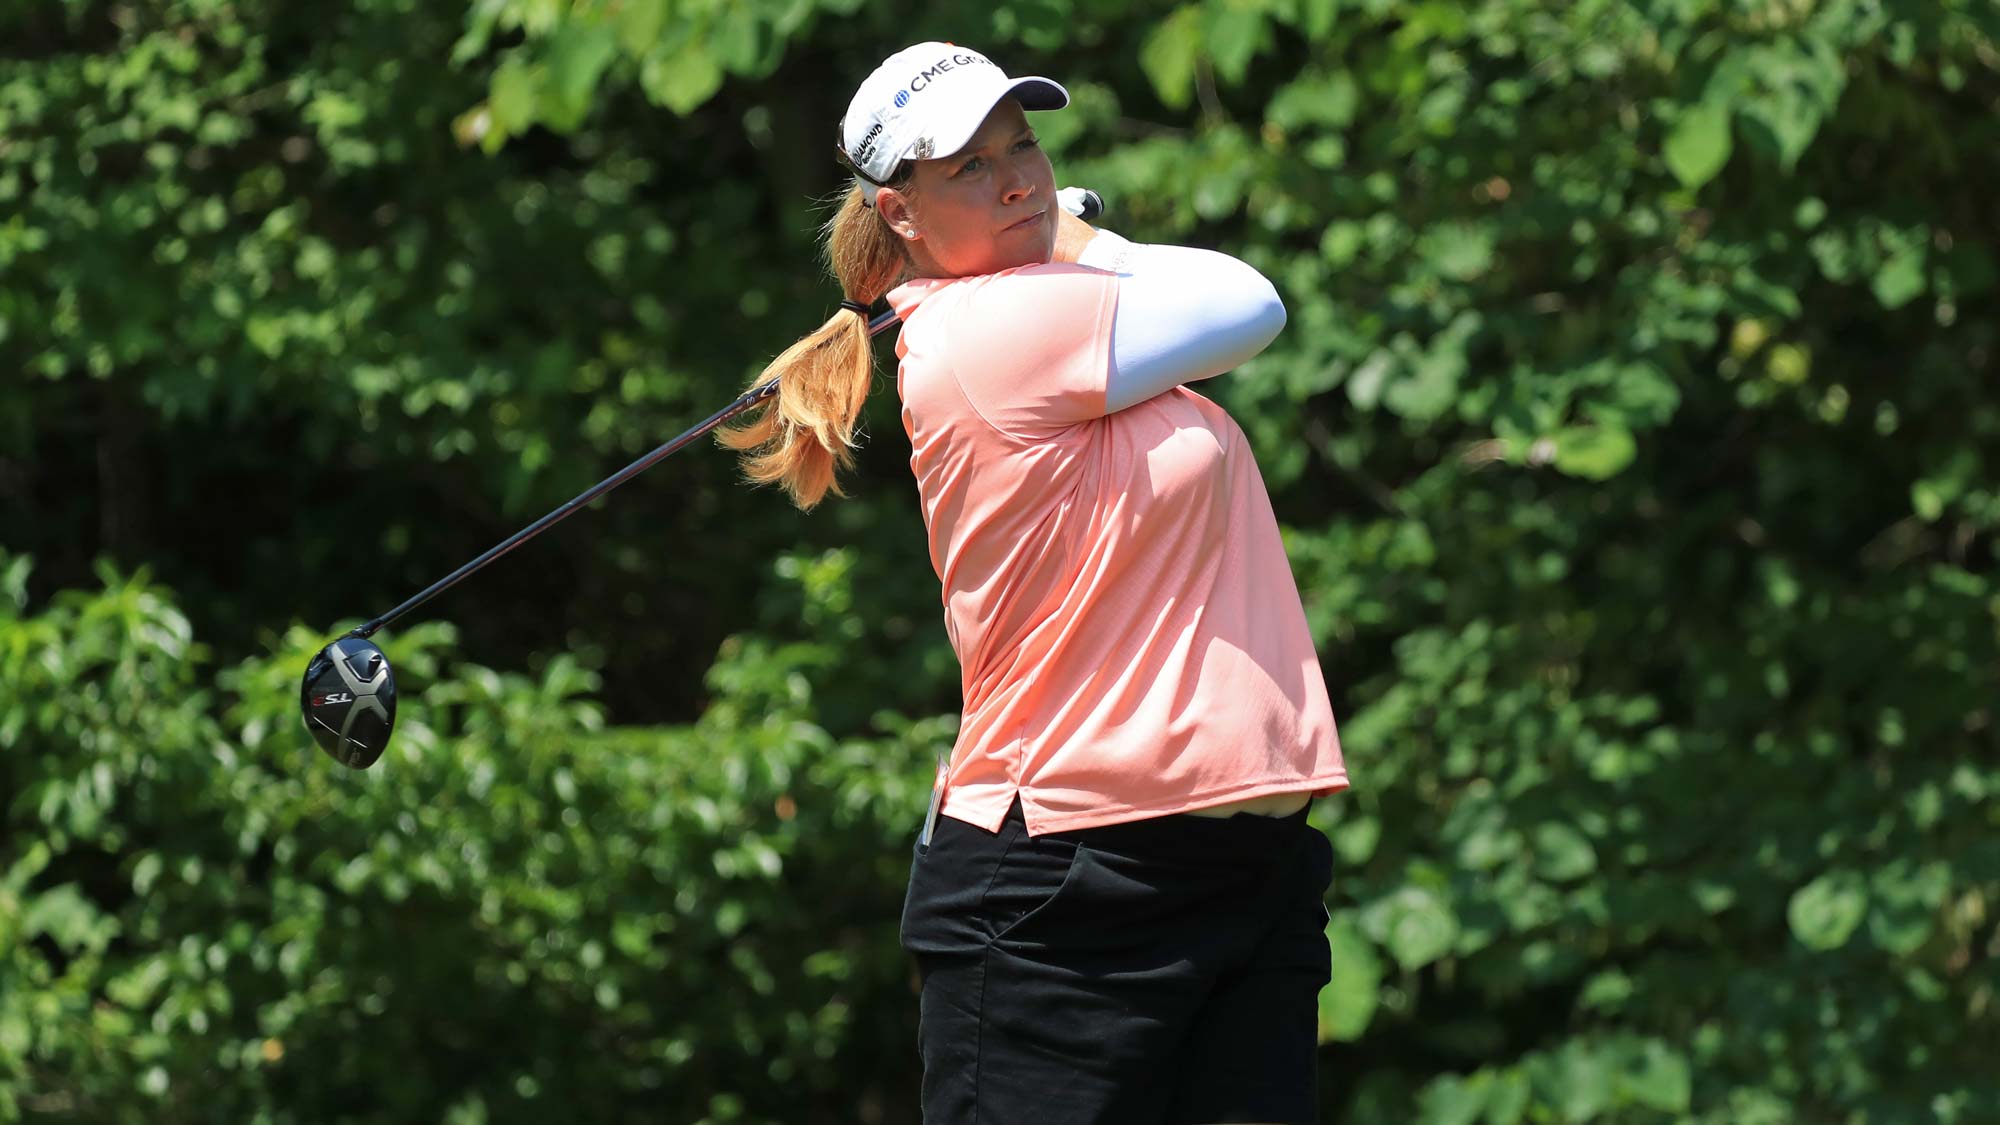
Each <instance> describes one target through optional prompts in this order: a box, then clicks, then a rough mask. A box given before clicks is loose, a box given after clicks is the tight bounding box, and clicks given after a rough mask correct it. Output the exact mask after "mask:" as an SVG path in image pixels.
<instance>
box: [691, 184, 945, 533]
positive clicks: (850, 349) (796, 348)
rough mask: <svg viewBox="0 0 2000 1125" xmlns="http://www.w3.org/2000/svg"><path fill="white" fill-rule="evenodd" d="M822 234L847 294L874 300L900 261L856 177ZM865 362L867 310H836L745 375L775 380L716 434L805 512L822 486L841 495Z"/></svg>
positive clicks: (755, 478) (897, 277)
mask: <svg viewBox="0 0 2000 1125" xmlns="http://www.w3.org/2000/svg"><path fill="white" fill-rule="evenodd" d="M825 238H826V257H827V263H828V265H830V266H831V267H832V269H833V275H834V277H835V278H837V279H839V281H840V290H841V292H842V293H843V294H844V295H845V296H846V298H847V299H848V300H850V301H858V302H860V303H861V304H864V305H870V306H872V305H874V304H875V302H877V301H879V300H881V299H882V298H883V296H884V295H886V294H887V293H888V292H889V290H891V289H893V288H895V287H896V285H897V283H898V282H900V281H902V280H903V275H904V274H905V273H906V272H907V271H908V269H909V266H910V260H909V257H908V255H907V254H905V253H904V251H903V242H902V240H901V239H899V238H897V237H896V232H895V231H893V230H891V229H889V224H888V223H887V222H885V221H883V219H882V216H881V215H880V214H878V213H876V211H875V209H874V208H873V207H869V206H866V205H864V204H863V203H862V202H861V188H860V185H858V184H857V185H855V186H854V187H851V188H849V189H848V191H847V197H846V198H845V199H843V200H842V201H841V204H840V210H839V211H837V212H835V214H834V216H833V218H832V219H831V220H829V221H828V222H827V224H826V235H825ZM874 370H875V355H874V350H873V349H872V348H871V347H869V344H868V318H867V317H865V316H863V315H861V314H859V313H856V312H854V311H853V310H851V309H841V310H840V311H838V312H836V313H834V314H833V319H831V320H829V321H827V322H826V323H825V324H822V325H820V326H819V328H817V329H815V330H814V331H813V332H811V333H809V334H807V335H806V337H805V338H804V339H802V340H800V341H799V342H798V343H796V344H793V345H792V346H791V347H789V348H786V349H785V350H784V352H783V353H782V354H780V355H779V356H778V358H776V359H774V360H772V361H771V362H770V365H769V366H767V367H765V368H764V370H763V371H762V372H761V373H759V374H758V376H757V378H756V379H755V380H753V381H752V382H751V384H750V385H751V386H753V387H755V386H761V385H762V384H764V383H765V382H768V381H769V380H770V379H772V378H774V377H775V378H777V380H778V393H777V396H776V398H775V399H774V400H773V401H771V402H770V403H769V404H768V405H765V406H762V407H759V408H757V409H756V411H755V412H754V413H753V414H752V416H751V420H750V421H749V422H747V423H744V424H743V425H740V426H734V427H730V428H727V429H724V430H721V431H718V433H717V437H718V438H719V440H720V441H721V442H722V444H724V445H726V446H728V447H729V448H731V449H734V450H738V451H740V452H742V453H743V455H744V457H743V471H744V474H745V475H746V476H748V477H749V478H750V480H751V481H752V482H754V483H757V484H772V483H776V484H779V485H782V486H783V487H784V490H785V492H786V493H788V494H789V495H790V496H791V498H792V503H794V504H796V505H798V506H799V508H801V509H802V510H805V511H811V510H812V508H813V506H814V505H816V504H818V503H819V502H820V500H821V499H823V498H824V497H825V496H826V494H827V492H829V491H831V492H832V493H833V494H834V495H835V496H845V495H846V493H844V492H842V491H841V490H840V482H839V480H838V479H837V475H836V474H837V473H838V471H839V470H841V469H845V468H848V467H850V466H851V465H853V463H854V426H855V423H856V421H857V420H858V419H859V418H860V416H861V404H862V403H863V402H864V401H866V400H867V398H868V387H869V384H870V383H871V382H872V381H873V379H874Z"/></svg>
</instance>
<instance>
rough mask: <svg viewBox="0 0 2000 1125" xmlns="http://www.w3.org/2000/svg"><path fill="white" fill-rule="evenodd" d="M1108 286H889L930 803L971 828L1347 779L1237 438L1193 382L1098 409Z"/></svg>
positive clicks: (1007, 275) (1202, 802)
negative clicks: (929, 646)
mask: <svg viewBox="0 0 2000 1125" xmlns="http://www.w3.org/2000/svg"><path fill="white" fill-rule="evenodd" d="M1117 301H1118V277H1117V275H1115V274H1111V273H1106V272H1104V271H1101V270H1095V269H1091V268H1088V267H1085V266H1075V265H1063V264H1053V263H1052V264H1049V265H1040V266H1024V267H1020V268H1018V269H1012V270H1003V271H1001V272H999V273H995V274H987V275H984V276H979V277H965V278H922V279H918V280H915V281H911V282H908V283H906V284H904V285H902V286H900V287H898V288H897V289H896V290H895V291H894V292H892V293H890V294H889V302H890V304H891V305H892V306H893V307H894V308H895V310H896V313H897V315H898V316H900V317H901V318H902V319H903V328H902V332H901V335H900V337H899V338H898V340H897V343H896V355H897V356H898V358H899V359H900V360H901V365H900V368H899V370H898V372H897V376H896V388H897V392H898V394H899V395H900V396H901V399H902V416H903V427H904V429H905V430H906V431H908V433H909V436H910V445H911V454H910V468H911V470H912V471H913V472H914V473H915V474H916V479H917V492H918V495H919V498H920V500H921V502H922V505H923V511H924V523H925V526H926V527H927V528H928V530H929V538H930V555H931V565H932V567H933V568H935V569H936V571H937V575H938V579H939V581H940V582H941V583H942V584H943V594H944V619H945V628H946V631H947V632H948V633H949V634H950V637H951V644H952V648H953V649H954V650H955V651H956V652H957V654H958V661H959V667H960V669H961V675H962V680H963V688H964V693H965V709H964V718H963V721H962V722H961V724H960V727H959V732H958V741H957V745H956V746H955V747H954V748H953V750H952V755H951V761H950V764H949V766H948V767H947V768H946V771H945V774H944V777H943V780H942V785H943V787H944V793H943V796H942V798H941V802H940V805H939V811H940V812H941V813H943V814H944V815H947V816H952V817H956V818H957V819H959V820H962V821H966V822H968V823H971V824H975V825H978V826H979V827H981V828H984V829H986V830H987V831H989V832H993V831H997V830H998V829H999V827H1000V824H1001V822H1002V821H1003V820H1004V819H1005V818H1006V815H1007V810H1008V808H1009V806H1010V805H1011V804H1012V802H1013V800H1014V797H1015V796H1016V794H1018V795H1019V796H1020V799H1021V808H1022V814H1023V817H1024V820H1025V822H1026V826H1027V830H1028V832H1029V834H1031V835H1040V834H1042V833H1046V832H1053V831H1061V830H1068V829H1078V828H1090V827H1094V826H1098V825H1105V824H1115V823H1119V822H1122V821H1129V820H1139V819H1143V818H1147V817H1154V816H1162V815H1166V814H1170V813H1181V812H1187V811H1189V810H1192V809H1199V808H1204V807H1207V806H1210V805H1218V804H1222V803H1224V802H1228V801H1236V800H1243V799H1247V798H1251V797H1260V796H1266V795H1270V794H1276V793H1296V792H1305V791H1310V792H1312V793H1313V794H1314V795H1315V796H1324V795H1326V794H1330V793H1333V792H1336V791H1338V790H1341V789H1344V788H1346V787H1347V784H1348V782H1347V771H1346V769H1345V767H1344V766H1343V764H1342V761H1341V754H1340V740H1339V736H1338V734H1337V733H1336V731H1335V728H1334V718H1333V710H1332V707H1331V706H1330V705H1329V704H1328V702H1327V695H1326V683H1325V680H1324V679H1323V677H1322V675H1321V672H1320V667H1319V658H1318V656H1317V654H1316V653H1315V652H1314V651H1313V645H1312V638H1311V635H1310V634H1309V633H1308V631H1307V628H1306V621H1305V611H1304V607H1303V606H1302V605H1301V604H1300V601H1299V592H1298V586H1297V583H1296V582H1295V581H1294V580H1293V578H1292V571H1291V566H1290V563H1289V562H1288V560H1287V559H1286V557H1285V550H1284V545H1283V543H1282V542H1281V541H1280V539H1279V535H1278V522H1277V518H1276V517H1275V516H1274V515H1273V514H1272V511H1271V501H1270V497H1269V496H1268V495H1267V494H1266V492H1265V490H1264V480H1263V476H1262V475H1261V474H1260V473H1259V472H1258V470H1257V463H1256V461H1255V460H1254V459H1253V457H1252V456H1251V452H1250V446H1249V442H1248V441H1247V440H1246V439H1245V437H1244V435H1243V431H1242V430H1241V429H1240V428H1239V427H1238V426H1237V425H1236V422H1235V420H1234V419H1232V418H1230V416H1229V415H1228V413H1227V412H1225V411H1224V410H1223V409H1222V408H1221V407H1219V406H1217V405H1215V404H1214V403H1213V402H1210V401H1209V400H1208V399H1206V398H1203V397H1202V396H1201V395H1199V394H1196V393H1195V392H1194V391H1191V390H1189V389H1187V388H1186V387H1177V388H1175V389H1173V390H1170V391H1167V392H1166V393H1164V394H1161V395H1159V396H1157V397H1155V398H1153V399H1150V400H1148V401H1146V402H1143V403H1140V404H1138V405H1137V406H1133V407H1131V408H1129V409H1126V410H1121V411H1119V412H1117V413H1115V414H1108V415H1107V414H1106V413H1105V412H1104V409H1105V387H1106V384H1107V381H1108V375H1109V372H1110V363H1111V325H1112V316H1113V313H1114V311H1115V310H1116V308H1117Z"/></svg>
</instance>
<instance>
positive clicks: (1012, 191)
mask: <svg viewBox="0 0 2000 1125" xmlns="http://www.w3.org/2000/svg"><path fill="white" fill-rule="evenodd" d="M1004 182H1005V186H1004V187H1003V188H1001V190H1000V201H1001V202H1002V203H1019V202H1020V201H1022V200H1023V199H1026V198H1028V197H1029V196H1030V195H1033V194H1034V193H1035V181H1034V180H1033V179H1032V178H1030V177H1029V175H1028V170H1027V169H1026V168H1022V167H1021V166H1019V165H1017V164H1009V165H1008V166H1007V179H1006V180H1005V181H1004Z"/></svg>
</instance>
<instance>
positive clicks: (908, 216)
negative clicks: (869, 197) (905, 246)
mask: <svg viewBox="0 0 2000 1125" xmlns="http://www.w3.org/2000/svg"><path fill="white" fill-rule="evenodd" d="M875 209H876V210H877V211H880V212H881V213H882V221H883V222H885V223H888V224H889V229H890V230H893V231H895V232H896V233H897V234H898V235H900V236H901V237H903V238H908V239H915V238H920V237H922V235H923V232H922V231H921V230H919V229H918V227H917V215H916V210H915V209H914V208H912V207H911V206H910V197H909V196H906V195H904V194H903V193H902V192H900V191H897V190H896V189H895V188H892V187H885V188H876V189H875Z"/></svg>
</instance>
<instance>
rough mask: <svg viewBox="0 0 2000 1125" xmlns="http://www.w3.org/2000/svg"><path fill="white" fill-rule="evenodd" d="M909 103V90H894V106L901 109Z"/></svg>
mask: <svg viewBox="0 0 2000 1125" xmlns="http://www.w3.org/2000/svg"><path fill="white" fill-rule="evenodd" d="M909 104H910V92H909V91H908V90H898V91H896V108H897V109H901V108H903V107H904V106H906V105H909Z"/></svg>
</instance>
